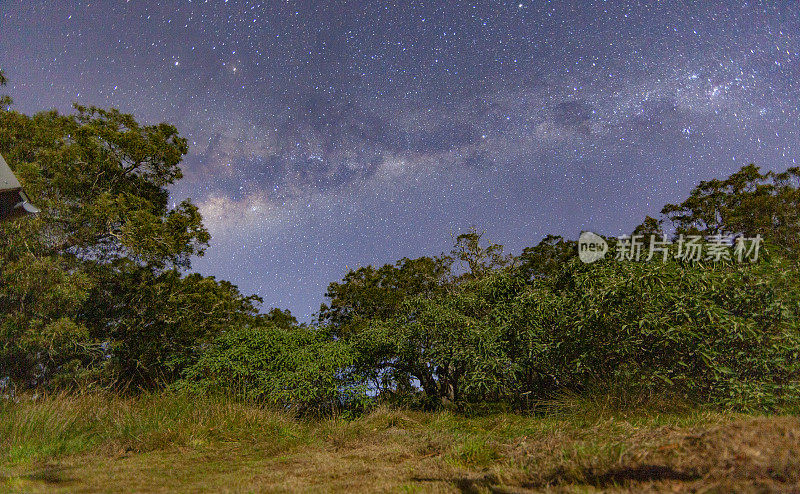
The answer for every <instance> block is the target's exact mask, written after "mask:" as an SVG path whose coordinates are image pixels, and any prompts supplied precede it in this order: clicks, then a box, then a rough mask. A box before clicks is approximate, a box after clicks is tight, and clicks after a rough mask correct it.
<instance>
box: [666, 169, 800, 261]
mask: <svg viewBox="0 0 800 494" xmlns="http://www.w3.org/2000/svg"><path fill="white" fill-rule="evenodd" d="M799 187H800V168H798V167H792V168H789V169H788V170H786V171H785V172H781V173H775V172H766V173H762V172H761V170H760V168H759V167H757V166H755V165H753V164H750V165H747V166H744V167H742V169H741V170H739V171H738V172H736V173H734V174H732V175H731V176H730V177H728V178H727V179H725V180H716V179H715V180H709V181H704V182H700V184H699V185H698V186H697V187H695V188H694V189H693V190H692V192H691V194H690V195H689V197H688V198H687V199H686V200H684V201H683V202H682V203H680V204H667V205H666V206H664V209H663V210H662V211H661V212H662V214H664V215H665V216H666V217H667V218H668V219H669V220H671V221H672V223H673V225H674V226H675V229H676V233H678V234H680V233H685V234H697V235H706V236H708V235H717V234H725V233H729V234H741V235H745V236H748V237H754V236H755V235H761V236H762V237H763V238H764V239H765V240H766V241H768V242H769V243H771V244H774V245H775V246H777V247H778V249H779V250H780V251H781V252H782V253H783V254H784V255H788V256H791V257H794V258H796V257H797V256H798V253H800V188H799Z"/></svg>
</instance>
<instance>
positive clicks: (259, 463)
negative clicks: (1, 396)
mask: <svg viewBox="0 0 800 494" xmlns="http://www.w3.org/2000/svg"><path fill="white" fill-rule="evenodd" d="M598 403H599V402H596V401H595V402H581V401H580V400H571V401H567V402H566V404H564V405H562V406H558V407H555V408H553V409H551V410H550V411H549V413H547V414H543V415H540V416H534V417H527V416H522V415H515V414H491V415H485V416H479V417H471V418H469V417H464V416H460V415H456V414H453V413H449V412H439V413H424V412H411V411H403V410H391V409H386V408H384V409H379V410H376V411H374V412H373V413H371V414H369V415H367V416H365V417H361V418H359V419H356V420H343V419H328V420H321V421H302V420H297V419H292V418H290V417H287V416H284V415H282V414H280V413H276V412H274V411H270V410H265V409H262V408H258V407H252V406H245V405H241V404H236V403H234V402H232V401H228V400H195V399H188V398H184V397H179V396H168V395H155V396H149V397H143V398H139V399H135V400H134V399H129V400H125V399H120V398H117V397H110V396H102V395H86V396H78V397H75V396H71V397H70V396H58V397H51V398H45V399H39V400H36V401H30V400H23V401H21V402H20V403H16V404H9V403H6V404H3V405H0V490H2V491H11V492H37V491H38V492H296V491H311V492H595V491H619V492H642V491H669V492H704V491H707V492H770V491H773V492H786V491H794V492H800V461H799V460H798V455H797V452H798V451H800V419H798V418H797V417H794V416H786V415H784V416H780V415H776V416H769V417H755V416H742V415H735V414H730V413H723V412H711V411H700V410H697V409H683V410H677V411H675V410H673V411H670V412H659V411H658V410H653V409H652V408H647V407H643V408H639V409H638V411H631V410H624V409H619V408H617V407H611V408H609V407H608V406H606V405H605V404H603V403H599V404H598Z"/></svg>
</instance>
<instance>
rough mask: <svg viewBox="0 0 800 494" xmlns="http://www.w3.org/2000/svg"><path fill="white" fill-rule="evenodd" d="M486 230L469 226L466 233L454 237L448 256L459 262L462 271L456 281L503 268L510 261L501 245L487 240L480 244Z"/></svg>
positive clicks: (476, 277) (477, 277) (482, 275)
mask: <svg viewBox="0 0 800 494" xmlns="http://www.w3.org/2000/svg"><path fill="white" fill-rule="evenodd" d="M485 233H486V232H478V230H477V229H476V228H475V227H470V229H469V230H468V231H467V233H462V234H460V235H458V236H457V237H455V239H454V245H453V250H452V251H451V252H450V256H451V257H452V258H453V259H454V260H455V261H457V262H458V263H459V265H460V267H461V269H462V270H463V273H462V274H461V275H459V276H458V277H457V281H461V280H474V279H479V278H482V277H484V276H486V275H487V274H489V273H490V272H491V271H492V270H495V269H499V268H503V267H505V266H508V265H509V264H511V263H512V261H513V258H512V257H511V256H509V255H504V254H503V246H502V245H500V244H495V243H492V242H489V243H488V245H486V246H483V245H481V240H483V236H484V235H485Z"/></svg>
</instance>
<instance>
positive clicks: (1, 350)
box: [0, 106, 257, 388]
mask: <svg viewBox="0 0 800 494" xmlns="http://www.w3.org/2000/svg"><path fill="white" fill-rule="evenodd" d="M75 109H76V112H75V113H74V114H72V115H60V114H58V113H57V112H54V111H51V112H43V113H39V114H36V115H34V116H32V117H29V116H26V115H23V114H21V113H18V112H15V111H3V112H0V153H2V154H3V156H4V157H5V158H6V159H7V161H8V163H9V165H10V166H11V167H12V169H13V170H14V172H15V173H16V175H17V176H18V178H19V179H20V181H21V182H22V183H23V185H24V187H25V190H26V192H27V193H28V195H29V196H30V198H31V201H32V202H33V203H34V204H36V205H37V207H39V208H40V209H41V210H42V212H41V214H39V215H37V216H36V217H32V218H31V217H29V218H24V219H21V220H16V221H12V222H5V223H2V224H0V342H2V344H0V379H3V378H7V379H9V380H10V382H11V383H12V384H13V385H14V386H20V387H23V388H25V387H34V386H36V387H40V386H44V387H59V386H68V385H72V384H81V385H87V384H91V383H100V384H104V385H107V384H114V383H116V384H117V385H119V386H129V385H133V386H134V387H152V386H155V385H157V383H158V381H160V380H170V379H173V378H174V376H175V375H176V373H178V372H179V371H180V369H182V368H183V366H185V365H186V364H187V363H188V362H189V361H191V360H192V359H194V358H195V357H196V355H197V354H198V353H199V351H200V350H201V349H202V347H203V345H204V344H206V343H207V342H208V341H209V340H210V338H211V337H212V336H213V335H214V334H216V333H217V332H219V331H220V330H221V329H222V328H223V327H226V325H228V324H233V323H237V322H239V321H240V320H241V319H243V318H244V319H246V318H247V317H251V316H253V315H254V313H255V306H254V304H255V303H256V302H257V300H256V299H254V298H252V297H251V298H245V297H241V295H240V294H239V293H238V290H236V288H235V287H234V286H233V285H230V284H229V283H225V282H217V281H216V280H214V279H213V278H203V277H201V276H199V275H191V276H188V277H182V275H181V274H180V270H185V269H188V268H189V267H190V265H191V263H190V259H191V257H192V256H196V255H202V253H203V250H204V248H205V246H206V245H207V243H208V240H209V234H208V232H207V231H206V230H205V228H204V227H203V224H202V221H201V217H200V214H199V212H198V210H197V208H196V207H195V206H194V204H192V203H191V201H189V200H186V201H183V202H181V203H180V204H177V205H173V206H170V204H169V193H168V191H167V187H168V186H169V185H171V184H173V183H174V182H175V181H176V180H178V179H180V178H181V175H182V173H181V170H180V166H179V164H180V161H181V158H182V157H183V155H184V154H185V153H186V151H187V143H186V140H185V139H184V138H182V137H180V136H179V135H178V133H177V130H176V129H175V128H174V127H173V126H171V125H168V124H157V125H140V124H139V123H138V122H136V120H135V119H134V118H133V117H132V116H130V115H126V114H123V113H121V112H119V111H117V110H102V109H98V108H94V107H82V106H76V107H75Z"/></svg>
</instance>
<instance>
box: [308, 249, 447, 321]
mask: <svg viewBox="0 0 800 494" xmlns="http://www.w3.org/2000/svg"><path fill="white" fill-rule="evenodd" d="M450 264H451V260H450V259H449V258H447V257H420V258H418V259H408V258H403V259H401V260H399V261H397V263H395V264H386V265H384V266H382V267H380V268H377V269H376V268H374V267H372V266H366V267H361V268H358V269H356V270H350V271H349V272H348V273H347V274H346V275H345V277H344V279H343V280H342V281H341V282H334V283H331V284H330V285H328V291H327V292H326V293H325V297H327V298H328V299H329V302H328V303H327V304H323V305H322V306H321V308H320V313H319V321H320V322H321V323H322V324H328V325H330V326H332V327H333V328H334V332H335V334H336V335H338V336H349V335H352V334H356V333H358V332H359V331H360V330H361V329H363V328H364V327H365V324H366V322H367V321H370V320H373V319H378V320H383V319H387V318H389V317H392V316H394V315H395V314H396V313H397V311H398V310H399V309H400V306H401V305H402V303H403V302H404V301H405V300H406V299H408V298H410V297H415V296H422V297H430V296H433V295H435V294H437V293H440V292H441V291H442V290H444V287H445V283H446V281H447V276H448V274H449V272H450Z"/></svg>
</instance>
